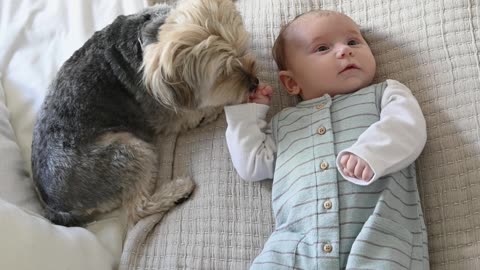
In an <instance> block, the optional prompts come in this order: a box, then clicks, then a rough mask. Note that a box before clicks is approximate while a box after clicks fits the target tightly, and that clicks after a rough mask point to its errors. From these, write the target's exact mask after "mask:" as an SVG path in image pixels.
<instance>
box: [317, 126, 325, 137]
mask: <svg viewBox="0 0 480 270" xmlns="http://www.w3.org/2000/svg"><path fill="white" fill-rule="evenodd" d="M325 132H327V129H326V128H325V127H319V128H318V129H317V133H318V134H320V135H323V134H325Z"/></svg>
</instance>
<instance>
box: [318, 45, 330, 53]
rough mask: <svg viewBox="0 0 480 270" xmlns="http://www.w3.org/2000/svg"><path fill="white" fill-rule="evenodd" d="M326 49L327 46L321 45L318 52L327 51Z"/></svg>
mask: <svg viewBox="0 0 480 270" xmlns="http://www.w3.org/2000/svg"><path fill="white" fill-rule="evenodd" d="M325 51H328V47H327V46H320V47H318V48H317V52H325Z"/></svg>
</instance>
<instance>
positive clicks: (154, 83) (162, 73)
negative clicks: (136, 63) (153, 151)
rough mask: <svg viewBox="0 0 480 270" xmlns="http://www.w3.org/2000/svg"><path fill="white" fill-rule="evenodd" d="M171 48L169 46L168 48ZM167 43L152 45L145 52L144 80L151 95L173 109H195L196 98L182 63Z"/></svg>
mask: <svg viewBox="0 0 480 270" xmlns="http://www.w3.org/2000/svg"><path fill="white" fill-rule="evenodd" d="M168 47H169V46H167V48H168ZM175 58H176V57H175V52H174V51H172V50H168V49H165V43H162V42H158V43H152V44H150V45H148V46H146V47H145V48H144V52H143V65H142V68H143V79H144V83H145V86H146V88H147V90H148V91H149V93H150V94H151V95H152V96H153V97H154V98H155V99H156V100H157V101H159V102H160V103H162V104H163V105H165V106H166V107H169V108H171V109H174V110H176V109H181V108H194V107H195V97H194V95H193V91H192V89H190V86H189V84H187V83H186V82H185V78H184V77H185V75H184V74H183V73H184V70H183V68H182V66H183V65H182V63H180V62H178V61H179V60H178V59H175Z"/></svg>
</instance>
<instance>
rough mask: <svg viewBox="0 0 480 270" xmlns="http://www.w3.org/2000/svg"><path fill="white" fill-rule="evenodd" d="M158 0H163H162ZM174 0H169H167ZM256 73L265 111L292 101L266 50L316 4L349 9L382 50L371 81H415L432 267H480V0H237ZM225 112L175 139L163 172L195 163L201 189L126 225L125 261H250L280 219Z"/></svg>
mask: <svg viewBox="0 0 480 270" xmlns="http://www.w3.org/2000/svg"><path fill="white" fill-rule="evenodd" d="M159 2H163V1H159ZM170 2H173V1H170ZM236 5H237V7H238V9H239V10H240V12H241V13H242V15H243V17H244V22H245V26H246V28H247V31H249V32H251V35H252V39H251V48H252V50H253V53H254V54H255V55H256V56H257V59H258V64H259V71H260V79H261V80H262V81H265V82H267V83H269V84H272V85H273V86H274V88H275V89H276V95H275V97H274V98H273V106H272V109H271V111H270V116H271V115H273V114H274V113H275V112H277V111H279V110H280V109H281V108H284V107H286V106H289V105H292V104H294V103H295V102H296V100H295V99H293V98H291V97H289V96H287V95H286V93H285V92H284V90H282V88H281V87H280V85H279V84H278V81H277V79H276V78H277V73H276V67H275V65H274V62H273V60H272V57H271V54H270V50H271V47H272V44H273V41H274V38H275V36H276V35H277V33H278V31H279V29H280V26H281V24H282V23H285V22H286V21H288V20H290V19H292V18H293V17H294V16H295V15H297V14H299V13H302V12H305V11H307V10H310V9H312V8H322V9H333V10H338V11H342V12H345V13H346V14H348V15H350V16H351V17H352V18H354V19H355V20H356V21H357V23H359V24H360V25H361V28H362V31H363V32H364V35H365V37H366V39H367V40H368V41H369V43H370V45H371V48H372V50H373V53H374V55H375V57H376V60H377V66H378V73H377V77H376V81H383V80H385V79H387V78H389V79H396V80H399V81H401V82H402V83H404V84H406V85H407V86H408V87H409V88H410V89H412V91H413V93H414V95H415V96H416V98H417V99H418V101H419V103H420V105H421V108H422V110H423V113H424V115H425V118H426V120H427V128H428V141H427V145H426V147H425V149H424V151H423V153H422V155H421V156H420V158H419V159H418V161H417V163H416V165H417V174H418V185H419V189H420V192H421V200H422V203H423V208H424V213H425V222H426V224H427V230H428V237H429V249H430V263H431V268H432V269H435V270H437V269H440V270H442V269H455V270H457V269H478V268H479V267H480V202H479V199H480V144H479V139H480V79H479V77H480V64H479V62H480V56H479V50H480V32H479V28H480V18H479V13H480V6H479V3H478V1H468V0H464V1H436V0H424V1H414V0H392V1H340V0H337V1H335V0H323V1H321V0H313V1H312V0H309V1H307V0H303V1H295V0H275V1H273V0H272V1H252V0H238V1H236ZM225 128H226V124H225V118H224V117H222V118H220V119H218V121H216V122H215V123H213V124H211V125H208V126H205V127H202V128H198V129H196V130H193V131H190V132H186V133H183V134H180V135H179V136H178V137H177V138H171V140H172V144H174V146H169V147H165V148H164V149H163V151H162V153H161V154H162V155H163V163H162V165H161V166H162V167H163V170H162V172H163V174H162V177H161V179H163V180H164V181H165V180H168V179H170V178H171V176H172V175H183V174H190V175H192V176H193V177H194V180H195V181H196V182H197V185H198V186H197V189H196V191H195V193H194V195H193V196H192V197H191V199H190V200H188V201H187V202H185V203H184V204H182V205H181V206H179V207H178V208H176V209H174V210H173V211H172V212H170V213H169V214H168V215H167V216H166V217H164V219H162V220H161V221H160V220H159V217H158V216H151V217H149V218H147V219H145V220H142V221H141V222H140V223H139V224H137V226H135V227H134V228H133V229H132V230H131V231H130V232H129V234H128V235H127V240H126V242H125V246H124V250H123V254H122V259H121V265H120V268H121V269H151V268H155V269H247V268H248V267H249V265H250V263H251V261H252V260H253V258H254V257H255V256H256V255H257V254H258V253H259V252H260V251H261V249H262V247H263V244H264V243H265V241H266V239H267V238H268V236H269V235H270V233H271V231H272V226H273V219H272V216H271V215H272V214H271V205H270V200H271V197H270V196H271V181H268V180H267V181H263V182H261V183H258V182H257V183H247V182H243V181H242V180H241V179H240V178H239V176H238V175H237V173H236V172H235V170H234V168H233V167H232V164H231V161H230V159H229V154H228V150H227V147H226V142H225Z"/></svg>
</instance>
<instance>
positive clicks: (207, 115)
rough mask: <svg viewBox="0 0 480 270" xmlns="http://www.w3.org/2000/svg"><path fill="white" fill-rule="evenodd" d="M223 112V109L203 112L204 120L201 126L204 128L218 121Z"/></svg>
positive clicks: (211, 109) (216, 108)
mask: <svg viewBox="0 0 480 270" xmlns="http://www.w3.org/2000/svg"><path fill="white" fill-rule="evenodd" d="M222 112H223V107H213V108H208V109H205V110H204V111H203V118H202V120H201V121H200V124H199V126H204V125H206V124H208V123H211V122H213V121H215V120H217V119H218V116H219V115H220V114H221V113H222Z"/></svg>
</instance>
